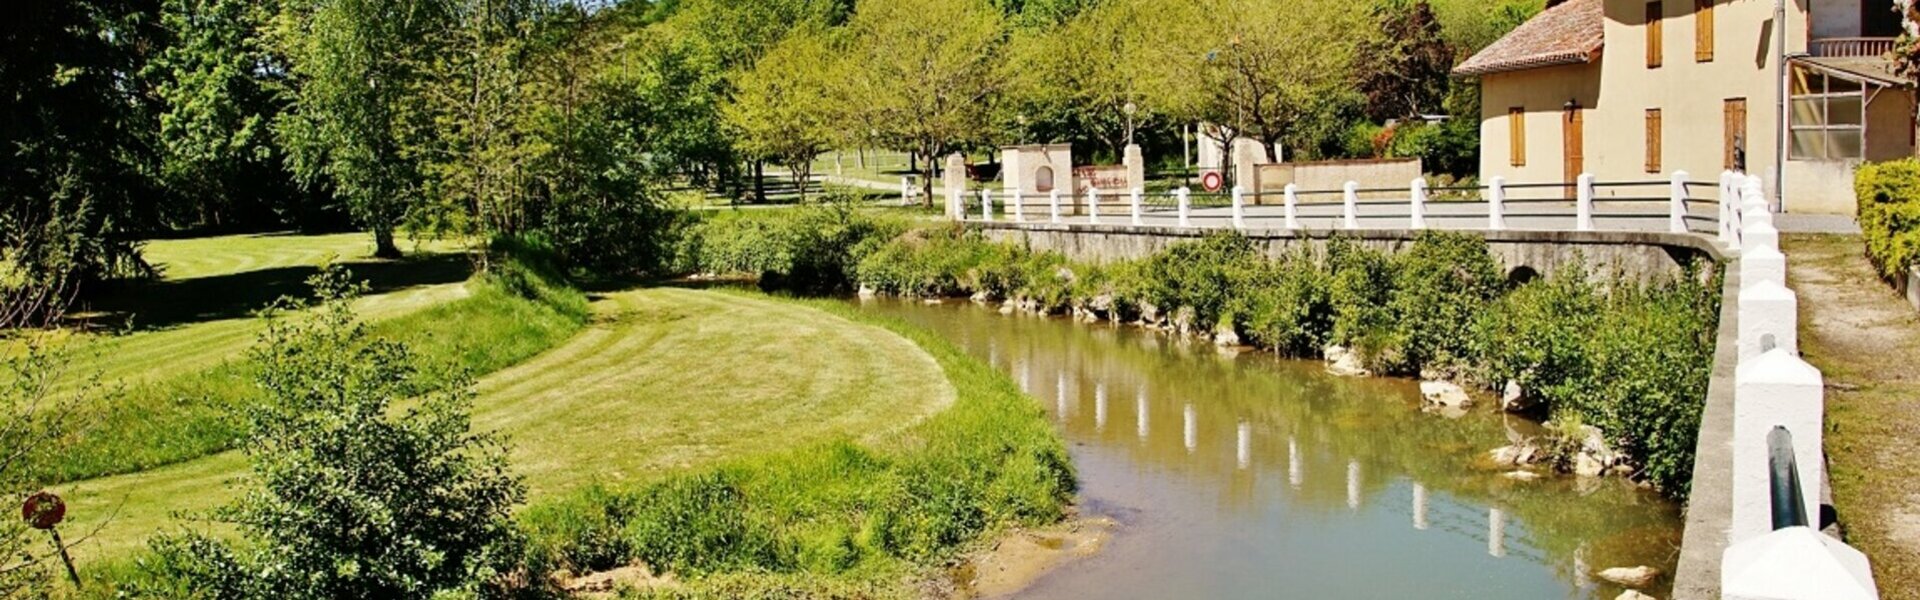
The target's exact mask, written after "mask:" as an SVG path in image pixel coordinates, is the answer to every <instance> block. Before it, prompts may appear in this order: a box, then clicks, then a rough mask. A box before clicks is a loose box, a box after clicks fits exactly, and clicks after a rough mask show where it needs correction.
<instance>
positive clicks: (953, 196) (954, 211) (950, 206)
mask: <svg viewBox="0 0 1920 600" xmlns="http://www.w3.org/2000/svg"><path fill="white" fill-rule="evenodd" d="M966 194H967V191H966V190H965V189H960V188H956V189H954V190H953V192H952V193H950V194H947V215H948V216H950V217H953V220H955V221H965V220H967V199H966Z"/></svg>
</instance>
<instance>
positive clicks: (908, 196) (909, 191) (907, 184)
mask: <svg viewBox="0 0 1920 600" xmlns="http://www.w3.org/2000/svg"><path fill="white" fill-rule="evenodd" d="M912 204H913V180H912V179H908V178H906V177H901V178H900V205H901V206H909V205H912Z"/></svg>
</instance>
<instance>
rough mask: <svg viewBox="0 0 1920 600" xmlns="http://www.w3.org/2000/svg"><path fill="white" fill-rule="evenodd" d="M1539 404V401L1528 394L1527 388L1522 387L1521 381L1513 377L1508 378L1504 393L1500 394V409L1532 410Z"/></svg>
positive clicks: (1510, 410) (1515, 411)
mask: <svg viewBox="0 0 1920 600" xmlns="http://www.w3.org/2000/svg"><path fill="white" fill-rule="evenodd" d="M1538 406H1539V402H1538V401H1536V400H1535V399H1534V398H1533V397H1532V396H1528V395H1527V390H1526V388H1523V387H1521V386H1520V382H1518V381H1514V380H1512V379H1509V380H1507V386H1506V389H1505V391H1504V393H1502V394H1500V410H1504V411H1507V412H1510V413H1522V412H1530V411H1532V410H1533V409H1534V408H1536V407H1538Z"/></svg>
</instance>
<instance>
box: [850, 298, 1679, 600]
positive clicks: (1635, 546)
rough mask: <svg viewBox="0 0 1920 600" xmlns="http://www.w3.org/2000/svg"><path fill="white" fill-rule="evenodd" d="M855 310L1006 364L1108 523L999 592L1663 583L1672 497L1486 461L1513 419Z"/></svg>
mask: <svg viewBox="0 0 1920 600" xmlns="http://www.w3.org/2000/svg"><path fill="white" fill-rule="evenodd" d="M862 305H863V306H864V307H866V309H867V310H872V311H876V312H880V313H885V314H889V315H893V316H897V317H900V318H903V319H905V320H907V321H909V322H912V323H915V324H917V325H919V326H922V327H927V328H930V329H932V330H934V331H936V332H939V333H941V334H943V335H944V336H945V337H947V338H948V339H950V340H952V341H954V342H955V343H957V344H959V345H961V346H962V347H964V348H965V349H966V350H967V351H968V352H969V353H971V354H973V355H974V356H976V357H978V358H980V359H982V360H985V361H988V362H990V363H992V364H993V366H994V367H995V368H997V369H1000V370H1002V371H1004V372H1006V373H1008V374H1009V375H1010V376H1011V377H1012V378H1013V379H1014V380H1015V381H1017V382H1018V383H1019V384H1020V386H1021V387H1022V388H1023V389H1025V390H1026V391H1027V393H1028V394H1029V395H1031V396H1032V397H1034V398H1035V401H1036V402H1038V403H1039V404H1040V405H1041V407H1043V408H1044V410H1045V411H1046V412H1047V414H1048V416H1049V417H1050V418H1051V419H1053V421H1054V422H1055V423H1056V424H1057V426H1058V427H1059V429H1060V432H1061V434H1062V435H1063V436H1064V437H1065V439H1066V441H1067V443H1068V446H1069V450H1070V452H1071V453H1072V456H1073V459H1074V464H1075V467H1076V468H1077V469H1078V474H1079V483H1080V498H1079V504H1080V510H1081V511H1082V512H1083V513H1088V514H1091V515H1098V516H1106V517H1110V518H1112V519H1114V520H1116V521H1117V522H1118V523H1119V525H1118V526H1117V527H1116V529H1115V533H1114V537H1113V539H1112V541H1111V542H1109V543H1108V544H1107V546H1106V547H1105V548H1104V549H1103V550H1102V551H1101V552H1100V553H1099V554H1097V555H1095V556H1093V557H1091V558H1088V559H1084V560H1081V561H1078V562H1074V563H1070V564H1068V565H1066V566H1064V567H1062V568H1060V569H1057V570H1055V571H1053V572H1051V573H1049V574H1047V575H1045V576H1044V577H1042V578H1041V579H1040V580H1039V581H1037V582H1036V583H1035V584H1034V585H1032V586H1031V587H1029V588H1027V589H1026V590H1024V591H1022V592H1020V593H1018V594H1017V595H1016V596H1015V597H1016V598H1022V599H1032V600H1052V599H1056V598H1058V599H1066V598H1107V599H1124V598H1154V599H1160V598H1222V599H1226V598H1475V599H1493V598H1524V599H1530V600H1533V599H1541V598H1602V599H1612V598H1614V597H1615V596H1617V595H1619V594H1620V593H1621V592H1622V591H1623V589H1622V588H1620V587H1617V586H1614V585H1612V584H1609V583H1606V582H1604V581H1601V580H1599V579H1598V578H1597V577H1594V576H1593V575H1592V574H1593V573H1596V572H1598V571H1599V570H1601V569H1606V568H1610V567H1632V566H1639V565H1647V566H1653V567H1656V568H1659V569H1660V570H1661V571H1662V572H1663V573H1667V574H1669V575H1663V576H1662V577H1661V581H1660V582H1658V583H1657V584H1656V585H1655V586H1653V587H1651V588H1649V589H1643V590H1640V591H1642V592H1645V593H1649V594H1652V595H1654V596H1655V597H1661V598H1664V597H1666V596H1667V594H1668V591H1669V590H1668V588H1669V586H1670V585H1671V583H1670V574H1671V573H1672V571H1673V566H1674V564H1675V561H1676V560H1677V556H1678V549H1679V540H1680V529H1681V514H1680V507H1679V506H1678V505H1677V504H1676V503H1674V502H1671V501H1669V500H1666V499H1664V498H1662V497H1661V496H1659V495H1658V494H1655V493H1653V492H1651V491H1647V490H1644V489H1641V488H1639V487H1638V486H1635V485H1633V484H1632V483H1630V482H1627V481H1625V480H1622V479H1618V478H1608V479H1580V478H1574V477H1563V476H1546V477H1542V478H1539V479H1536V480H1521V479H1516V478H1513V477H1508V476H1507V475H1506V471H1507V470H1506V469H1501V468H1498V467H1496V466H1494V465H1492V464H1491V463H1490V461H1488V460H1487V459H1486V458H1485V456H1486V454H1487V452H1488V451H1489V450H1491V449H1493V448H1496V447H1499V446H1503V445H1506V444H1508V443H1510V440H1513V439H1518V438H1519V437H1520V436H1526V435H1531V434H1534V433H1537V432H1538V430H1539V426H1538V424H1536V423H1533V422H1530V421H1528V420H1526V419H1522V418H1518V417H1512V416H1508V415H1504V414H1501V413H1499V412H1498V411H1495V410H1492V409H1488V408H1481V409H1477V410H1473V411H1469V412H1468V413H1467V414H1466V415H1464V416H1461V415H1454V416H1453V417H1452V418H1449V417H1447V416H1443V415H1440V414H1435V413H1430V412H1426V411H1423V410H1422V408H1421V405H1420V404H1421V403H1420V398H1419V391H1418V386H1417V385H1416V384H1415V382H1412V381H1406V380H1395V379H1348V378H1338V377H1333V376H1330V375H1327V374H1326V373H1325V372H1324V370H1323V369H1322V367H1321V365H1320V363H1317V362H1307V361H1290V360H1280V359H1277V358H1275V357H1273V356H1272V355H1271V354H1265V353H1259V352H1245V353H1239V354H1237V355H1234V354H1227V353H1223V352H1221V351H1220V350H1217V349H1215V348H1214V347H1213V346H1212V345H1210V344H1207V343H1205V342H1204V341H1201V340H1186V339H1177V338H1174V337H1171V336H1167V335H1164V334H1160V333H1154V332H1148V331H1144V330H1140V329H1136V328H1131V327H1120V326H1113V325H1104V324H1095V325H1086V324H1076V323H1072V322H1070V321H1067V320H1064V319H1045V318H1037V317H1031V316H1005V315H1001V314H999V312H998V311H997V310H994V309H991V308H987V307H982V306H978V305H974V304H971V303H966V302H948V303H946V304H939V305H927V304H923V303H919V302H910V301H896V300H866V301H863V302H862Z"/></svg>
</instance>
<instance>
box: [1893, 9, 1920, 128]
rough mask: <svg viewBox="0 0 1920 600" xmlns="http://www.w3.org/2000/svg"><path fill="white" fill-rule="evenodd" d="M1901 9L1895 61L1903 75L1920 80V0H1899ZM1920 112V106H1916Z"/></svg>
mask: <svg viewBox="0 0 1920 600" xmlns="http://www.w3.org/2000/svg"><path fill="white" fill-rule="evenodd" d="M1895 4H1896V6H1895V10H1898V11H1900V15H1901V17H1902V18H1901V19H1900V30H1901V33H1900V41H1899V42H1897V45H1896V47H1895V48H1894V63H1895V67H1896V69H1897V70H1898V71H1899V72H1900V74H1901V75H1903V76H1905V77H1907V78H1908V79H1915V80H1920V0H1897V1H1896V2H1895ZM1915 114H1920V107H1916V108H1915Z"/></svg>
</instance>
